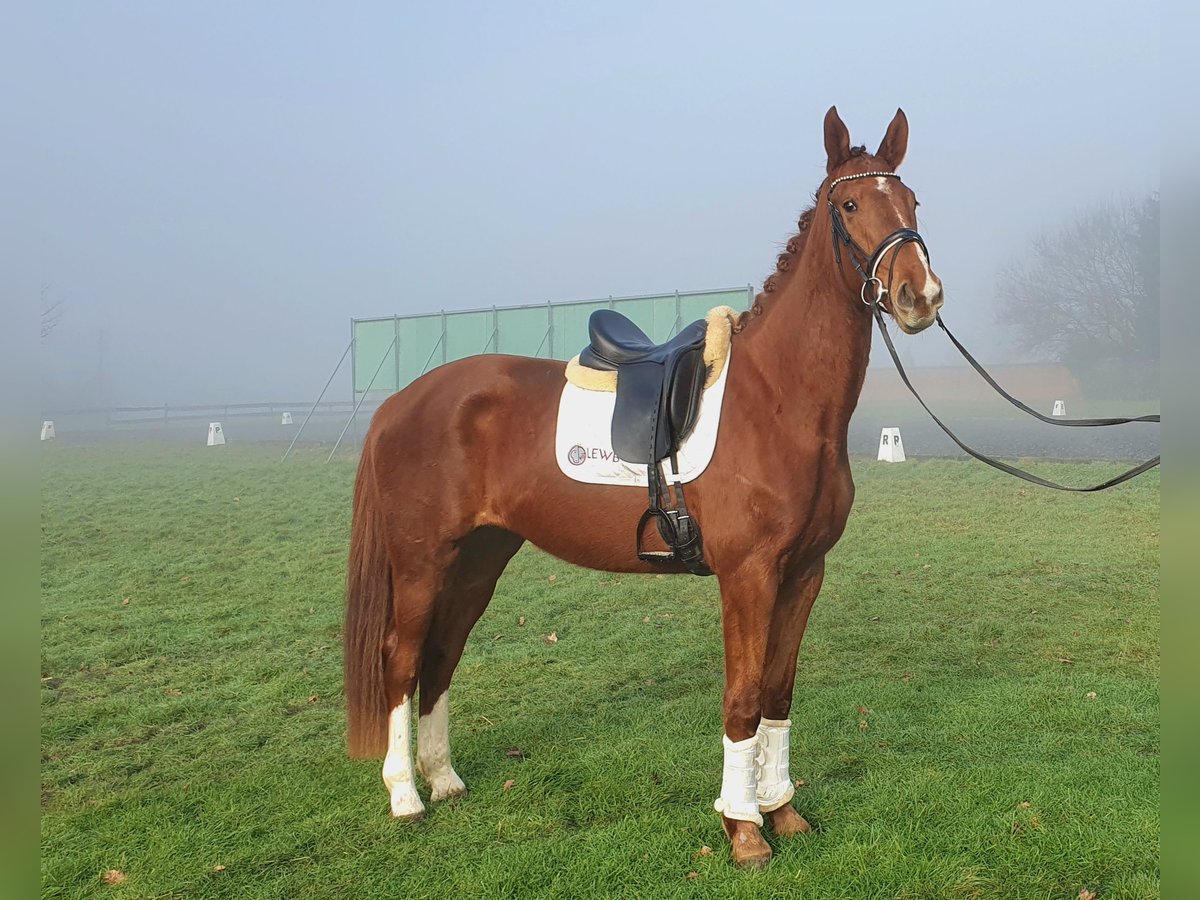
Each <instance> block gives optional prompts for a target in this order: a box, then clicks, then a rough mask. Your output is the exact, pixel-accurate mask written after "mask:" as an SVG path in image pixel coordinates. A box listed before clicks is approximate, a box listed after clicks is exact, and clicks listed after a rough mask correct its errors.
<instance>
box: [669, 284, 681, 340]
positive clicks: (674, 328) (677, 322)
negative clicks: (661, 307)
mask: <svg viewBox="0 0 1200 900" xmlns="http://www.w3.org/2000/svg"><path fill="white" fill-rule="evenodd" d="M682 327H683V306H682V305H681V303H680V300H679V291H678V290H676V291H675V324H674V325H672V326H671V334H672V335H674V334H678V333H679V329H681V328H682Z"/></svg>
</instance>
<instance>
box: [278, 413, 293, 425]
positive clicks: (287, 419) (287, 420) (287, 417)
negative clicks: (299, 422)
mask: <svg viewBox="0 0 1200 900" xmlns="http://www.w3.org/2000/svg"><path fill="white" fill-rule="evenodd" d="M279 424H280V425H291V424H292V414H291V413H286V412H285V413H284V414H283V418H282V419H280V420H279Z"/></svg>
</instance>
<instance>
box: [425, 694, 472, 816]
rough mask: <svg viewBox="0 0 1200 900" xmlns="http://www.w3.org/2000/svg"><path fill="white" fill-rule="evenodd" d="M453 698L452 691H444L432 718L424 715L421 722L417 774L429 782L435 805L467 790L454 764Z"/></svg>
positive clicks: (431, 713) (434, 705)
mask: <svg viewBox="0 0 1200 900" xmlns="http://www.w3.org/2000/svg"><path fill="white" fill-rule="evenodd" d="M449 698H450V692H449V691H445V692H443V693H442V696H440V697H438V698H437V703H435V704H433V709H431V710H430V711H429V715H427V716H421V718H420V720H419V721H418V722H417V771H418V772H420V773H421V775H422V776H424V778H425V780H426V781H428V782H429V788H430V791H431V794H430V798H429V799H430V800H431V801H432V802H434V803H436V802H437V801H439V800H445V799H446V798H447V797H457V796H459V795H460V794H464V793H466V790H467V786H466V785H465V784H463V781H462V779H461V778H459V777H458V773H456V772H455V771H454V767H453V766H452V765H450V703H449Z"/></svg>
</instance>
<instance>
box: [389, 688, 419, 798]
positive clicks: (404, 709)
mask: <svg viewBox="0 0 1200 900" xmlns="http://www.w3.org/2000/svg"><path fill="white" fill-rule="evenodd" d="M383 783H384V784H386V785H387V789H388V794H389V795H390V796H391V798H392V815H393V816H396V817H397V818H400V819H419V818H420V817H421V816H423V815H424V814H425V805H424V804H423V803H422V802H421V798H420V796H419V795H418V794H417V786H416V784H415V783H414V782H413V761H412V700H411V698H409V697H405V698H403V699H402V700H401V701H400V705H399V706H397V707H396V708H395V709H393V710H392V713H391V715H390V716H388V750H387V756H385V757H384V759H383Z"/></svg>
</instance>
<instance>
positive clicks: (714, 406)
mask: <svg viewBox="0 0 1200 900" xmlns="http://www.w3.org/2000/svg"><path fill="white" fill-rule="evenodd" d="M732 363H733V352H732V350H731V351H730V353H729V357H728V358H726V360H725V366H724V368H723V369H722V370H721V374H720V375H719V376H718V377H717V380H716V381H715V382H713V385H712V387H710V388H708V389H707V390H706V391H705V392H704V394H703V395H702V396H701V398H700V412H699V413H698V414H697V417H696V427H695V428H693V429H692V433H691V434H690V435H688V438H687V440H686V441H684V442H683V446H681V447H680V448H679V456H678V459H679V472H678V480H679V481H681V482H688V481H693V480H694V479H696V478H699V477H700V475H701V473H702V472H703V471H704V470H705V469H706V468H707V467H708V463H709V460H711V459H712V455H713V450H714V449H715V448H716V446H717V425H718V424H719V423H720V421H721V401H722V399H723V398H724V397H725V378H726V376H727V375H728V374H729V367H730V365H732ZM616 405H617V395H616V394H614V393H613V392H612V391H586V390H584V389H583V388H581V387H578V386H576V385H574V384H571V383H570V382H567V383H566V384H565V385H564V386H563V392H562V397H561V399H560V400H559V401H558V427H557V429H556V431H555V435H554V457H555V459H557V460H558V467H559V468H560V469H562V471H563V474H564V475H566V476H567V477H568V478H573V479H575V480H576V481H583V482H587V483H588V484H623V485H632V486H636V487H648V486H649V483H650V481H649V478H648V477H647V474H646V471H647V467H646V464H645V463H628V462H625V461H624V460H621V459H618V458H617V455H616V454H615V453H613V448H612V417H613V409H614V408H615V407H616ZM663 469H664V470H666V472H667V475H668V477H670V478H671V480H676V479H675V477H674V475H675V473H673V472H672V470H671V461H670V460H669V459H668V460H665V461H664V462H663Z"/></svg>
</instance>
